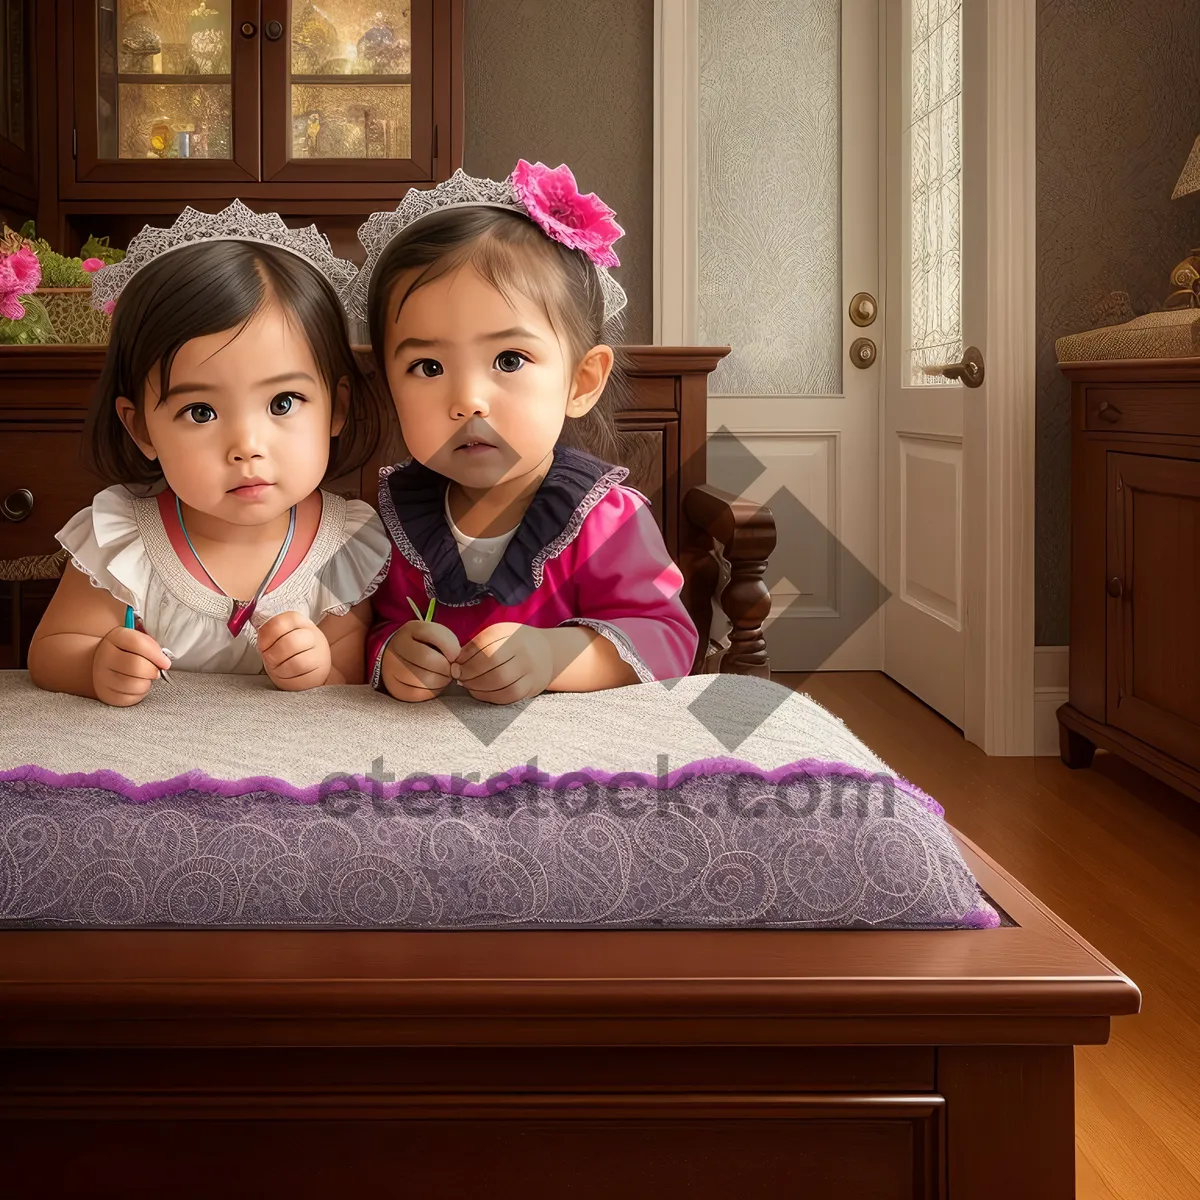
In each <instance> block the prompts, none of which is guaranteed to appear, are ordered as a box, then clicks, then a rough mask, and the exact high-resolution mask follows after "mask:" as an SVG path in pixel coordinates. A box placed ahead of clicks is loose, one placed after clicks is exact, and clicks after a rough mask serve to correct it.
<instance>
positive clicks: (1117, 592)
mask: <svg viewBox="0 0 1200 1200" xmlns="http://www.w3.org/2000/svg"><path fill="white" fill-rule="evenodd" d="M1108 594H1109V595H1110V596H1111V597H1112V598H1113V599H1114V600H1120V598H1121V597H1122V596H1123V595H1124V594H1125V587H1124V585H1123V584H1122V583H1121V581H1120V579H1118V578H1117V576H1116V575H1114V576H1113V577H1112V578H1111V579H1110V580H1109V581H1108Z"/></svg>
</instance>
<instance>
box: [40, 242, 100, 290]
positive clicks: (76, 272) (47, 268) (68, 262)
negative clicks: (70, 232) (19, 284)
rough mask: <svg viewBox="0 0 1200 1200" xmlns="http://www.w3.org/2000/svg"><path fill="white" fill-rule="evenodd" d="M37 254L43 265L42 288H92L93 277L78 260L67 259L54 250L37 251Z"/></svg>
mask: <svg viewBox="0 0 1200 1200" xmlns="http://www.w3.org/2000/svg"><path fill="white" fill-rule="evenodd" d="M35 253H36V254H37V256H38V260H39V261H40V262H41V264H42V287H44V288H90V287H91V286H92V277H91V276H90V275H89V274H88V273H87V272H86V271H85V270H84V269H83V264H82V261H81V260H80V259H78V258H66V257H64V256H63V255H61V254H56V253H55V252H54V251H53V250H37V251H35Z"/></svg>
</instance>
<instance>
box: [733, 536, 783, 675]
mask: <svg viewBox="0 0 1200 1200" xmlns="http://www.w3.org/2000/svg"><path fill="white" fill-rule="evenodd" d="M729 569H730V578H729V583H728V584H727V585H726V587H725V590H724V591H723V592H722V593H721V607H722V608H723V609H724V610H725V613H726V615H727V616H728V617H729V623H730V625H731V626H732V628H731V629H730V631H729V649H728V650H726V651H725V654H724V656H723V657H722V659H721V671H722V672H724V673H729V674H734V675H757V676H759V677H760V678H762V679H770V678H771V664H770V660H769V659H768V658H767V640H766V638H765V637H764V636H763V622H764V621H765V620H766V619H767V617H768V616H770V614H771V593H770V591H769V590H768V588H767V585H766V584H765V583H764V582H763V576H764V575H765V574H766V570H767V564H766V560H765V559H752V558H736V557H733V556H732V555H731V556H730V559H729Z"/></svg>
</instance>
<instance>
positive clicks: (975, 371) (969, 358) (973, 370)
mask: <svg viewBox="0 0 1200 1200" xmlns="http://www.w3.org/2000/svg"><path fill="white" fill-rule="evenodd" d="M921 371H922V373H923V374H925V375H944V376H945V377H946V378H947V379H961V380H962V382H963V383H965V384H966V385H967V387H973V388H974V387H978V386H979V385H980V384H981V383H982V382H983V354H982V352H981V351H980V350H979V348H978V347H977V346H968V347H967V348H966V349H965V350H964V351H963V356H962V358H961V359H959V361H958V362H952V363H931V364H930V365H929V366H926V367H922V368H921Z"/></svg>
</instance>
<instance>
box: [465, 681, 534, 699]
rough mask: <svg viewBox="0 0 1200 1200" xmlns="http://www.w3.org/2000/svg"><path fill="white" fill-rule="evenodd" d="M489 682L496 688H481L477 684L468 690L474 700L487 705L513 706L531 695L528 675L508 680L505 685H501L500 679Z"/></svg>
mask: <svg viewBox="0 0 1200 1200" xmlns="http://www.w3.org/2000/svg"><path fill="white" fill-rule="evenodd" d="M487 682H488V683H489V684H495V685H496V686H485V687H480V686H479V685H478V683H475V684H472V686H471V687H470V688H469V689H468V691H469V692H470V693H471V696H472V697H474V699H476V700H481V701H483V702H484V703H485V704H513V703H515V702H516V701H518V700H523V699H524V698H525V697H526V696H528V695H529V689H530V677H529V676H528V675H524V674H522V675H519V676H517V678H516V679H509V680H506V681H505V682H504V683H503V684H500V682H499V680H498V679H489V680H488V681H487Z"/></svg>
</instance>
